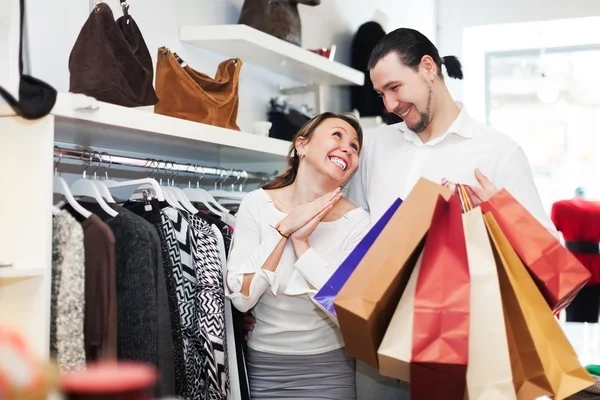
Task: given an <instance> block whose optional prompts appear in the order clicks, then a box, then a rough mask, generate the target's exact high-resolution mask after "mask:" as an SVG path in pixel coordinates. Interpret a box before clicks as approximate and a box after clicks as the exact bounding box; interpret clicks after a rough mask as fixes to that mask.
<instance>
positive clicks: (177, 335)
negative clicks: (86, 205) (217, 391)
mask: <svg viewBox="0 0 600 400" xmlns="http://www.w3.org/2000/svg"><path fill="white" fill-rule="evenodd" d="M150 205H151V206H152V209H151V210H150V211H148V210H146V209H145V204H144V203H141V202H126V203H125V204H124V205H123V207H125V208H127V209H128V210H130V211H132V212H133V213H135V214H137V215H139V216H140V217H142V218H144V219H145V220H146V221H148V222H150V223H151V224H152V225H153V226H154V228H155V229H156V232H157V234H158V237H159V238H160V244H161V246H160V247H161V258H162V265H163V268H162V270H161V271H159V278H160V279H159V286H161V287H160V288H158V290H159V292H158V293H160V294H161V296H162V293H166V295H167V301H161V302H159V306H160V307H165V306H166V307H167V309H166V310H165V309H162V310H159V314H161V315H166V314H167V313H168V314H169V315H170V316H171V318H170V320H169V319H166V318H165V319H163V320H159V322H158V323H159V338H160V340H159V356H160V360H161V364H162V365H163V366H165V368H163V371H161V375H162V377H161V378H162V380H163V382H164V393H163V395H165V396H170V395H176V396H180V397H184V398H185V397H186V393H187V392H186V390H187V378H186V374H185V358H184V350H183V337H182V332H181V317H180V314H179V307H178V305H177V286H176V283H175V277H174V276H173V263H172V262H171V258H170V254H169V243H168V238H167V235H166V234H165V230H164V229H162V219H161V211H160V209H161V206H162V207H166V206H167V203H166V202H163V203H162V204H159V202H158V200H156V199H153V200H151V201H150ZM163 282H164V288H163V287H162V286H163ZM158 293H157V295H158ZM167 365H173V368H168V370H167V368H166V366H167Z"/></svg>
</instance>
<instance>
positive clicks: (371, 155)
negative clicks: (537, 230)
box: [348, 103, 558, 237]
mask: <svg viewBox="0 0 600 400" xmlns="http://www.w3.org/2000/svg"><path fill="white" fill-rule="evenodd" d="M457 105H458V106H459V108H460V109H461V111H460V114H459V115H458V117H457V118H456V120H455V121H454V122H453V123H452V125H451V126H450V127H449V129H448V131H447V132H446V133H445V134H444V135H442V136H440V137H438V138H436V139H433V140H431V141H429V142H427V143H423V142H422V141H421V140H420V139H419V137H418V135H417V134H416V133H414V132H412V131H411V130H410V129H408V127H407V126H406V124H405V123H404V122H402V123H399V124H394V125H390V126H385V127H380V128H375V129H371V130H367V131H365V138H364V143H363V150H362V152H361V156H360V163H359V167H358V169H357V171H356V173H355V174H354V176H353V177H352V179H351V181H350V182H349V185H348V186H349V188H348V198H349V199H350V200H351V201H352V202H353V203H355V204H356V205H357V206H360V207H363V208H364V209H365V210H368V211H369V212H370V214H371V222H372V223H375V222H377V220H378V219H379V218H380V217H381V216H382V215H383V213H385V211H386V210H387V209H388V207H389V206H390V205H391V204H392V202H393V201H394V200H395V199H396V198H398V197H399V198H401V199H404V198H406V195H407V194H408V193H409V192H410V191H411V189H412V188H413V186H414V185H415V183H416V182H417V181H418V180H419V178H420V177H424V178H427V179H429V180H431V181H434V182H438V183H441V181H442V179H443V178H446V179H448V180H449V181H451V182H455V183H463V184H468V185H478V183H477V180H476V179H475V175H474V171H475V168H479V169H480V170H481V172H482V173H483V174H484V175H485V176H486V177H487V178H488V179H489V180H490V181H491V182H492V183H493V184H494V186H495V187H496V188H497V189H502V188H504V189H506V190H507V191H508V192H509V193H510V194H511V195H512V196H513V197H515V199H516V200H517V201H519V203H521V204H522V205H523V206H524V207H525V208H526V209H527V210H528V211H529V212H530V213H531V214H532V215H533V216H534V217H535V218H536V219H537V220H538V221H539V222H540V223H541V224H542V225H543V226H544V227H546V229H548V230H549V231H550V232H551V233H552V234H553V235H555V236H556V237H558V233H557V232H556V228H555V227H554V225H553V223H552V221H551V220H550V218H549V216H548V214H547V213H546V211H545V210H544V208H543V206H542V202H541V200H540V197H539V194H538V191H537V188H536V186H535V183H534V180H533V174H532V172H531V166H530V165H529V161H528V160H527V157H526V156H525V153H524V152H523V149H522V148H521V147H520V146H519V145H518V144H517V143H516V142H515V141H514V140H512V139H511V138H509V137H508V136H507V135H504V134H502V133H499V132H497V131H495V130H493V129H491V128H490V127H488V126H486V125H484V124H482V123H481V122H478V121H476V120H474V119H473V118H471V117H470V116H469V115H468V114H467V111H466V110H465V108H464V107H463V105H462V104H461V103H457Z"/></svg>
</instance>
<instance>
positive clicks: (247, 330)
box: [244, 311, 256, 341]
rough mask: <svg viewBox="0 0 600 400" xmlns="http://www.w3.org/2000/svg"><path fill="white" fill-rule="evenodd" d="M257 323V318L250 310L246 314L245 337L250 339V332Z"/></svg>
mask: <svg viewBox="0 0 600 400" xmlns="http://www.w3.org/2000/svg"><path fill="white" fill-rule="evenodd" d="M255 323H256V319H255V318H254V315H252V313H251V312H250V311H248V312H247V313H245V314H244V339H245V340H246V341H248V333H250V332H252V331H253V330H254V324H255Z"/></svg>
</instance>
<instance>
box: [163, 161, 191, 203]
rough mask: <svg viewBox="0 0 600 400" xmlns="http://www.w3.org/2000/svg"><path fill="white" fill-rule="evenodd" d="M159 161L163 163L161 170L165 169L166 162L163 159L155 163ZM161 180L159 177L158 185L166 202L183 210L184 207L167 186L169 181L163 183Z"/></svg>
mask: <svg viewBox="0 0 600 400" xmlns="http://www.w3.org/2000/svg"><path fill="white" fill-rule="evenodd" d="M160 163H163V168H162V170H163V171H166V170H167V162H166V161H163V160H158V164H157V165H160ZM170 176H171V175H169V177H170ZM162 181H163V180H162V178H160V179H159V180H158V183H159V184H160V187H161V188H162V190H163V193H164V195H165V199H166V200H167V202H168V203H169V204H171V206H172V207H175V208H176V209H178V210H185V208H184V207H183V206H182V205H181V203H179V200H177V197H176V196H175V194H174V191H173V189H172V188H171V187H170V186H169V183H168V182H167V184H166V185H163V182H162Z"/></svg>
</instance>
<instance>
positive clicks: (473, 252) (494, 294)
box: [462, 208, 517, 400]
mask: <svg viewBox="0 0 600 400" xmlns="http://www.w3.org/2000/svg"><path fill="white" fill-rule="evenodd" d="M462 222H463V229H464V234H465V242H466V245H467V259H468V261H469V273H470V276H471V309H470V313H471V321H470V324H469V364H468V367H467V395H466V399H469V400H516V398H517V397H516V393H515V388H514V385H513V375H512V371H511V364H510V357H509V352H508V342H507V339H506V329H505V324H504V314H503V311H502V297H501V295H500V283H499V281H498V271H497V268H496V260H495V258H494V253H493V251H492V246H491V244H490V240H489V238H488V234H487V230H486V227H485V223H484V222H483V215H482V214H481V209H480V208H475V209H473V210H471V211H468V212H466V213H464V214H463V216H462Z"/></svg>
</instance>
